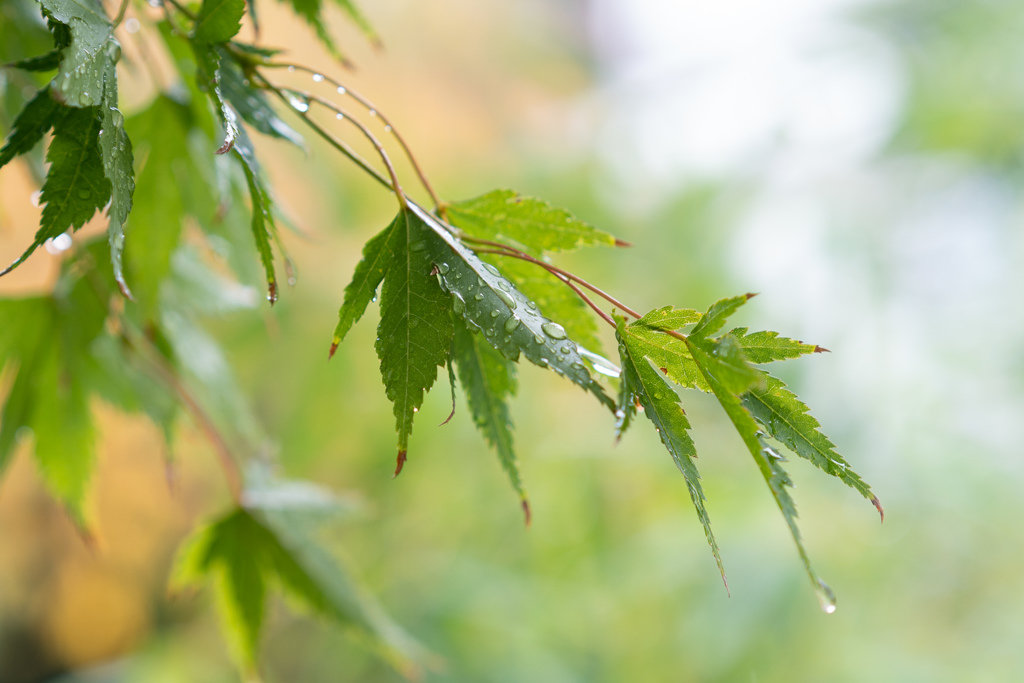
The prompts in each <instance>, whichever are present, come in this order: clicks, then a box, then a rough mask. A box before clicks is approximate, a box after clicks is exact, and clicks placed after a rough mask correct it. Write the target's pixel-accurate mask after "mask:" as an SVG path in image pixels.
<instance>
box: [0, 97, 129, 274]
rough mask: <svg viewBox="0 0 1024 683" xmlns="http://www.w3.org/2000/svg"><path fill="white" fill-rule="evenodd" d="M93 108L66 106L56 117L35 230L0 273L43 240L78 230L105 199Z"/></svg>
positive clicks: (106, 184)
mask: <svg viewBox="0 0 1024 683" xmlns="http://www.w3.org/2000/svg"><path fill="white" fill-rule="evenodd" d="M101 125H102V119H101V116H100V114H99V111H98V109H97V108H96V107H89V108H88V109H67V108H64V109H63V111H62V112H61V113H60V114H59V115H58V116H57V117H56V119H55V121H54V125H53V141H52V142H51V143H50V148H49V150H47V153H46V160H47V161H48V162H50V169H49V171H47V174H46V182H45V183H43V190H42V194H41V195H40V199H41V200H42V201H43V202H45V203H46V206H45V207H44V208H43V215H42V218H41V219H40V222H39V230H37V231H36V235H35V239H34V240H33V242H32V244H31V245H29V247H28V249H26V250H25V252H24V253H23V254H22V255H21V256H20V257H18V259H17V260H15V261H14V263H12V264H11V265H9V266H8V267H7V268H5V269H4V270H3V271H0V275H6V274H7V273H9V272H10V271H12V270H14V269H15V268H16V267H18V266H19V265H21V263H22V262H24V261H25V259H27V258H28V257H29V256H31V254H32V252H34V251H35V250H36V248H37V247H39V246H41V245H42V244H43V243H44V242H45V241H46V240H48V239H51V238H53V237H56V236H57V235H60V234H61V233H62V232H64V231H65V230H67V229H68V228H72V229H74V230H77V229H78V228H80V227H82V225H84V224H85V222H86V221H87V220H89V219H90V218H92V217H93V215H94V214H95V213H96V211H97V210H98V209H102V208H103V207H104V206H105V205H106V203H107V202H108V201H109V200H110V181H109V180H107V178H106V176H105V175H104V167H103V157H102V155H101V153H100V146H99V130H100V126H101Z"/></svg>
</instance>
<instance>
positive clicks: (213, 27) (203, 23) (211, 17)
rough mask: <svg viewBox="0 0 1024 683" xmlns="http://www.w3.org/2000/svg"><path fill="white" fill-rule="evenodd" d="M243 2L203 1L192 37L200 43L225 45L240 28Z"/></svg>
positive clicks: (228, 0) (232, 0) (230, 0)
mask: <svg viewBox="0 0 1024 683" xmlns="http://www.w3.org/2000/svg"><path fill="white" fill-rule="evenodd" d="M244 14H245V0H203V4H202V7H200V8H199V14H198V15H196V23H195V26H194V27H193V28H192V37H193V38H194V39H195V40H197V41H199V42H201V43H225V42H227V41H229V40H231V39H232V38H233V37H234V36H235V34H236V33H238V32H239V30H241V28H242V23H241V22H242V15H244Z"/></svg>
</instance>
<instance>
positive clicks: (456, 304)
mask: <svg viewBox="0 0 1024 683" xmlns="http://www.w3.org/2000/svg"><path fill="white" fill-rule="evenodd" d="M452 310H453V311H455V314H456V315H462V313H463V312H464V311H465V310H466V300H465V299H463V298H462V297H461V296H459V295H458V293H456V294H455V295H454V296H453V297H452Z"/></svg>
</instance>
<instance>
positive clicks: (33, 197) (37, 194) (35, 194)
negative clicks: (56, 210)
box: [29, 190, 43, 209]
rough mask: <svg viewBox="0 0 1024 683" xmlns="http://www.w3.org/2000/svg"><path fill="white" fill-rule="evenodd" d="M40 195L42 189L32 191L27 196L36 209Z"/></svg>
mask: <svg viewBox="0 0 1024 683" xmlns="http://www.w3.org/2000/svg"><path fill="white" fill-rule="evenodd" d="M42 196H43V191H42V190H36V191H35V192H33V193H32V195H31V196H30V197H29V201H30V202H32V206H34V207H36V208H37V209H38V208H39V199H40V198H41V197H42Z"/></svg>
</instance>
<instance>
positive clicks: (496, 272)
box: [484, 263, 501, 275]
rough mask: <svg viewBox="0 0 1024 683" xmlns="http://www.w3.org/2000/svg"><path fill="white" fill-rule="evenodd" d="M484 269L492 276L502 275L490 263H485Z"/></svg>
mask: <svg viewBox="0 0 1024 683" xmlns="http://www.w3.org/2000/svg"><path fill="white" fill-rule="evenodd" d="M484 268H486V269H487V272H488V273H490V274H491V275H501V273H500V272H498V269H497V268H495V267H494V266H492V265H491V264H490V263H485V264H484Z"/></svg>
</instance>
